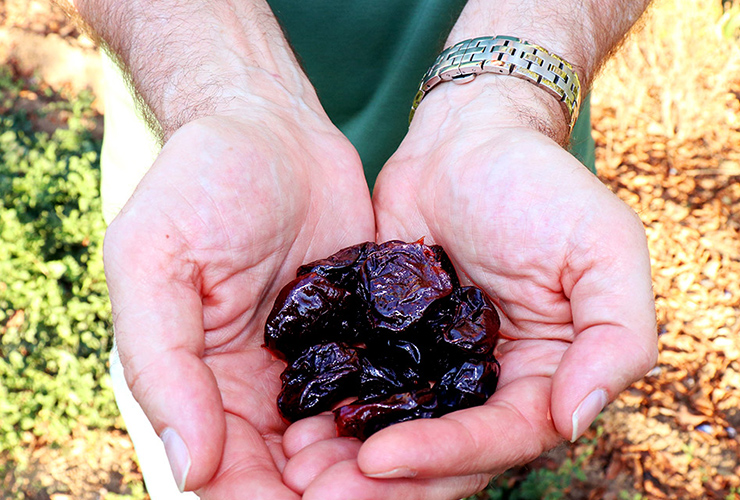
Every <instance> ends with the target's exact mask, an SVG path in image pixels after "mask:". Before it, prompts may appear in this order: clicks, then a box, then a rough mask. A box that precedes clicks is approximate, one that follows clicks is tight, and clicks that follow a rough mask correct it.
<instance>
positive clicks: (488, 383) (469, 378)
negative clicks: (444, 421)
mask: <svg viewBox="0 0 740 500" xmlns="http://www.w3.org/2000/svg"><path fill="white" fill-rule="evenodd" d="M499 369H500V367H499V364H498V361H496V360H493V361H488V360H476V359H471V360H468V361H466V362H464V363H463V364H462V365H460V366H457V367H455V368H452V369H451V370H450V371H448V372H447V373H445V374H444V375H443V376H442V379H441V380H440V381H439V383H438V384H436V385H435V386H434V392H435V393H436V394H437V397H438V398H439V404H440V406H443V407H445V408H449V409H450V410H458V409H462V408H470V407H471V406H477V405H482V404H483V403H485V402H486V401H488V398H490V397H491V396H492V395H493V393H494V392H495V391H496V385H497V384H498V375H499Z"/></svg>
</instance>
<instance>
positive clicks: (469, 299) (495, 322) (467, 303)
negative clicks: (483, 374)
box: [442, 286, 501, 356]
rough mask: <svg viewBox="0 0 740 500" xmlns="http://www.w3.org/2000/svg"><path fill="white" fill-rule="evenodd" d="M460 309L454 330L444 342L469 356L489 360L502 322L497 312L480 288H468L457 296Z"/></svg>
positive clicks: (456, 300)
mask: <svg viewBox="0 0 740 500" xmlns="http://www.w3.org/2000/svg"><path fill="white" fill-rule="evenodd" d="M453 298H454V301H455V302H456V303H457V305H458V307H457V310H456V312H455V316H454V319H453V321H452V327H451V328H450V329H449V330H447V331H445V332H444V333H443V334H442V341H443V342H445V343H447V344H450V345H454V346H455V347H457V348H458V349H460V350H462V351H464V352H465V353H467V354H469V355H479V356H485V355H487V354H488V353H490V352H491V351H493V347H494V344H495V342H496V337H495V336H492V335H490V334H489V332H492V331H494V332H497V331H498V329H499V327H500V325H501V322H500V320H499V317H498V313H497V312H496V309H495V308H494V307H493V304H492V303H491V301H490V300H489V299H488V297H486V294H485V293H483V291H482V290H481V289H480V288H476V287H473V286H466V287H463V288H458V289H457V290H455V292H454V294H453Z"/></svg>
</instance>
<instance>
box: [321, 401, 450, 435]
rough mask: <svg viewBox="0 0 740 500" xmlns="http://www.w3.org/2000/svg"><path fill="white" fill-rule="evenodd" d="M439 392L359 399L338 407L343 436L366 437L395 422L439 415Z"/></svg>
mask: <svg viewBox="0 0 740 500" xmlns="http://www.w3.org/2000/svg"><path fill="white" fill-rule="evenodd" d="M438 413H439V411H438V403H437V395H436V394H435V393H434V391H432V390H431V389H420V390H418V391H410V392H404V393H401V394H392V395H390V396H387V397H382V398H375V399H371V400H367V401H356V402H354V403H350V404H348V405H345V406H342V407H341V408H338V409H336V410H334V416H335V417H334V418H335V421H336V424H337V434H338V435H339V436H347V437H356V438H359V439H361V440H365V439H367V438H368V437H370V436H371V435H373V434H375V433H376V432H378V431H379V430H381V429H384V428H386V427H388V426H389V425H392V424H397V423H399V422H405V421H407V420H412V419H415V418H432V417H436V416H437V415H438Z"/></svg>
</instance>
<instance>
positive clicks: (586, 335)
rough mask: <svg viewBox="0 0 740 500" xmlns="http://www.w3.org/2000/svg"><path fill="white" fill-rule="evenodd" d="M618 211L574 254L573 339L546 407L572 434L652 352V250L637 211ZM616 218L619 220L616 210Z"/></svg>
mask: <svg viewBox="0 0 740 500" xmlns="http://www.w3.org/2000/svg"><path fill="white" fill-rule="evenodd" d="M633 215H634V214H631V216H629V217H626V218H622V219H621V220H622V223H621V224H620V223H615V224H614V226H613V227H611V228H610V231H609V234H608V235H602V240H601V241H600V242H599V246H598V247H597V249H596V250H594V249H593V247H592V249H591V254H592V255H595V256H596V258H595V259H594V258H593V257H592V258H587V257H584V256H578V255H574V256H573V262H576V263H579V265H580V266H581V267H580V268H575V267H574V269H573V271H572V275H573V276H575V279H574V280H573V284H572V288H571V289H570V290H568V288H569V287H568V285H567V280H568V277H567V276H566V286H565V287H564V288H565V292H566V294H568V295H569V297H570V303H571V309H572V312H573V328H574V332H575V339H574V341H573V344H572V345H571V346H570V348H569V349H568V351H567V352H566V353H565V355H564V356H563V359H562V362H561V364H560V366H559V367H558V370H557V371H556V372H555V374H554V376H553V392H552V413H553V419H554V421H555V426H556V427H557V429H558V431H559V432H560V433H561V435H562V436H563V437H564V438H566V439H570V440H572V441H575V439H577V438H578V437H579V436H580V435H581V434H583V432H584V431H585V430H586V429H587V428H588V427H589V425H590V424H591V423H592V422H593V420H594V419H595V418H596V416H597V415H598V413H599V412H600V411H601V410H602V409H603V408H604V406H605V405H606V404H607V403H608V402H609V401H611V400H612V399H613V398H615V397H616V396H617V394H619V392H621V391H622V390H624V389H625V388H626V387H627V386H629V385H630V384H631V383H633V382H634V381H636V380H638V379H639V378H641V377H643V376H644V375H645V373H647V372H648V371H649V370H650V368H652V367H653V366H654V365H655V362H656V360H657V356H658V350H657V334H656V325H655V304H654V302H653V293H652V289H651V275H650V258H649V255H648V250H647V244H646V240H645V236H644V231H643V230H642V225H641V223H640V222H639V220H638V219H637V217H636V216H633ZM614 220H615V221H618V220H620V219H618V218H617V217H616V216H615V217H614Z"/></svg>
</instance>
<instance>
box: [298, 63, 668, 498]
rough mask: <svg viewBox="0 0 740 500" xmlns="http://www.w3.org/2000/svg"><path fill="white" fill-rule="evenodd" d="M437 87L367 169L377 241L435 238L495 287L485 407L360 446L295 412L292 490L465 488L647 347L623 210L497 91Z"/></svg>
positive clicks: (633, 375) (608, 393)
mask: <svg viewBox="0 0 740 500" xmlns="http://www.w3.org/2000/svg"><path fill="white" fill-rule="evenodd" d="M494 78H495V77H494ZM522 84H524V85H531V84H529V83H526V82H522ZM507 85H508V83H507ZM513 85H518V83H514V84H513ZM443 88H444V90H443ZM447 91H449V92H450V95H453V94H452V93H453V92H458V93H459V92H460V90H458V89H457V88H456V86H453V85H451V84H446V87H445V86H442V85H441V86H440V87H439V92H438V89H435V90H434V91H433V92H432V93H430V95H429V96H428V98H427V99H429V100H430V102H429V103H426V100H425V101H424V102H422V105H421V106H420V108H419V112H417V116H416V117H415V118H414V122H413V123H412V125H411V129H410V131H409V134H408V135H407V137H406V139H405V140H404V142H403V143H402V144H401V146H400V147H399V149H398V151H397V152H396V154H395V155H394V156H393V158H391V160H390V161H389V162H388V164H387V165H386V166H385V167H384V169H383V171H382V173H381V175H380V177H379V178H378V181H377V184H376V187H375V192H374V207H375V215H376V223H377V228H378V241H385V240H389V239H402V240H406V241H414V240H417V239H418V238H420V237H422V236H424V237H425V238H426V242H427V243H437V244H441V245H442V246H443V247H444V248H445V249H446V250H447V252H448V254H449V255H450V257H451V258H452V260H453V262H454V264H455V267H456V269H457V271H458V273H459V274H460V275H461V279H462V280H463V281H468V282H472V283H474V284H476V285H478V286H480V287H482V288H483V289H484V290H486V291H487V292H488V293H489V295H490V296H491V297H492V298H493V299H494V301H495V302H496V303H497V305H498V307H499V311H500V313H501V316H502V328H501V334H502V340H501V341H500V342H499V345H498V347H497V358H498V360H499V362H500V363H501V378H500V381H499V388H498V390H497V392H496V393H495V394H494V396H493V397H492V398H491V399H490V400H489V401H488V402H487V403H486V404H485V405H484V406H481V407H476V408H470V409H466V410H462V411H457V412H454V413H451V414H448V415H446V416H444V417H442V418H439V419H429V420H416V421H411V422H405V423H401V424H398V425H394V426H391V427H389V428H387V429H384V430H383V431H381V432H379V433H377V434H375V435H373V436H372V437H370V438H369V439H368V440H367V441H366V442H365V443H364V444H363V445H362V446H361V447H360V446H359V445H358V444H357V443H356V442H355V443H352V442H351V441H350V440H347V439H344V440H342V439H336V438H335V439H329V438H330V437H331V431H330V430H329V427H330V426H331V422H330V419H325V420H324V421H323V423H322V422H321V421H319V420H318V419H316V420H314V421H313V422H311V423H308V422H304V423H299V424H294V426H293V427H292V428H291V429H289V431H288V433H287V434H286V440H285V448H286V450H288V455H289V456H290V457H291V460H290V462H289V463H288V466H287V467H286V481H287V482H288V483H289V484H294V485H297V486H299V488H297V489H299V491H303V492H304V499H318V498H321V499H324V500H331V499H335V498H336V499H340V498H354V499H365V498H367V499H371V498H388V499H395V498H404V499H408V498H424V499H437V498H439V499H454V498H460V497H462V496H465V495H469V494H472V493H474V492H475V491H478V490H480V489H481V488H482V487H483V486H485V484H486V483H487V482H488V480H489V479H490V478H491V476H492V475H494V474H496V473H500V472H502V471H504V470H506V469H507V468H510V467H512V466H514V465H517V464H521V463H525V462H527V461H530V460H532V459H534V458H535V457H537V456H538V455H539V454H540V453H542V452H543V451H545V450H547V449H550V448H552V447H554V446H555V445H557V444H558V443H559V442H561V441H562V440H563V439H568V440H575V439H576V438H577V437H578V436H579V435H581V434H582V433H583V432H584V431H585V429H586V428H587V427H588V426H589V425H590V424H591V422H592V421H593V420H594V418H595V417H596V416H597V414H598V413H599V412H600V411H601V410H602V409H603V407H604V406H605V405H606V404H607V403H608V402H609V401H611V400H612V399H614V398H615V397H616V396H617V394H618V393H619V392H620V391H621V390H623V389H624V388H626V387H627V386H628V385H629V384H631V383H632V382H633V381H635V380H637V379H638V378H640V377H641V376H643V375H644V374H645V373H646V372H647V371H648V370H649V369H650V368H651V367H652V366H653V365H654V363H655V361H656V357H657V340H656V334H655V310H654V303H653V295H652V290H651V275H650V261H649V256H648V252H647V245H646V239H645V234H644V230H643V227H642V225H641V222H640V220H639V219H638V217H637V216H636V214H635V213H634V212H633V211H632V210H631V209H629V207H627V206H626V205H625V204H624V203H623V202H621V201H620V200H619V199H618V198H617V197H616V196H614V195H613V194H612V193H611V192H610V191H609V190H608V189H607V188H606V187H605V186H604V185H602V183H601V182H599V180H598V179H597V178H596V177H595V176H594V175H593V174H591V173H590V172H589V171H588V170H587V169H586V168H585V167H583V165H581V164H580V163H579V162H578V161H577V160H576V159H575V158H574V157H573V156H571V155H570V154H569V153H568V152H567V151H565V150H564V149H563V148H562V147H561V146H559V145H558V144H557V143H555V142H553V141H552V140H551V139H550V138H548V137H547V136H545V135H543V134H542V133H540V132H538V131H535V130H533V129H532V128H531V126H530V125H531V124H532V122H531V121H524V122H522V121H520V120H518V119H515V118H512V117H513V116H515V114H514V113H513V112H512V111H511V110H510V109H508V108H509V107H510V105H511V103H510V102H509V101H507V100H506V99H503V98H502V94H501V91H500V90H492V89H490V88H486V89H485V90H483V91H481V93H480V94H478V95H476V97H475V98H474V99H473V98H471V99H469V100H465V99H463V98H462V97H459V94H457V96H458V97H449V96H445V93H446V92H447ZM528 91H529V90H526V89H525V90H524V92H528ZM436 92H438V95H435V93H436ZM507 92H508V90H507ZM545 97H546V98H549V96H545ZM456 98H457V99H459V101H460V102H455V99H456ZM555 109H556V110H557V108H555ZM420 113H421V114H420ZM322 418H323V417H322ZM311 436H316V437H314V438H312V437H311ZM318 436H323V438H324V439H322V438H319V437H318ZM309 464H314V465H313V467H311V466H310V465H309Z"/></svg>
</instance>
